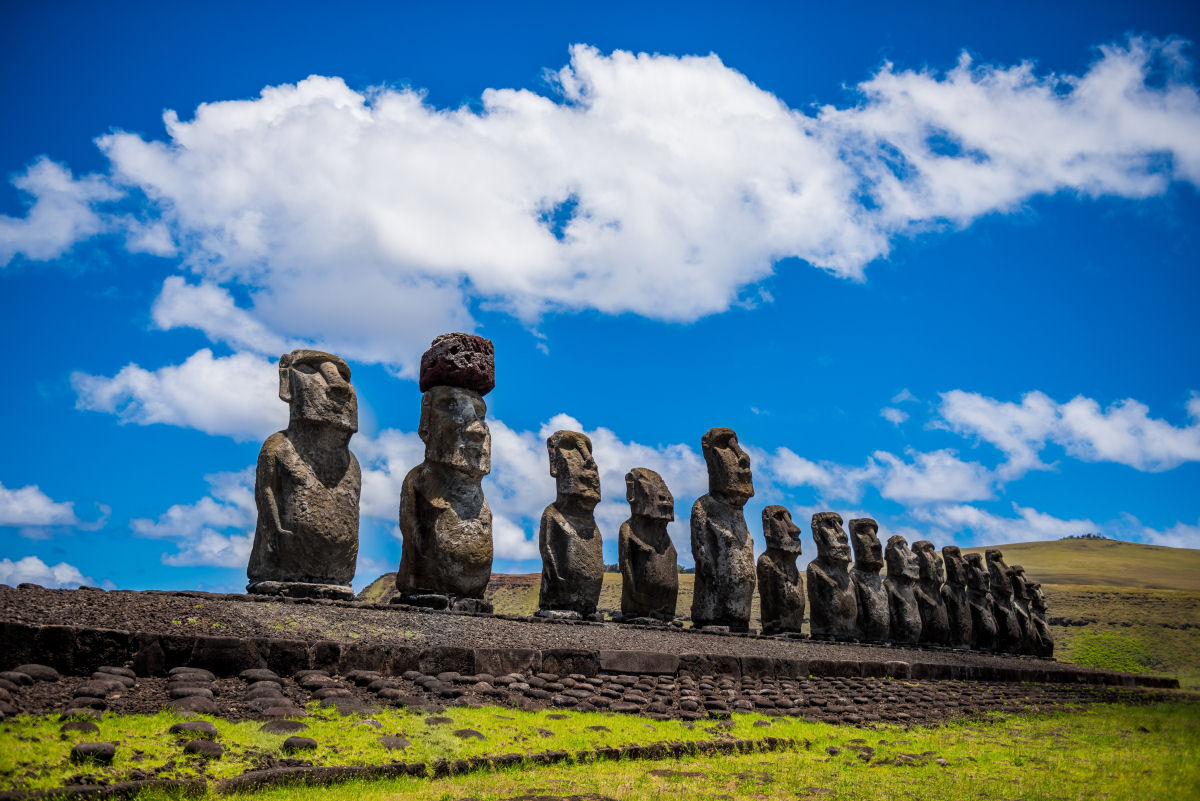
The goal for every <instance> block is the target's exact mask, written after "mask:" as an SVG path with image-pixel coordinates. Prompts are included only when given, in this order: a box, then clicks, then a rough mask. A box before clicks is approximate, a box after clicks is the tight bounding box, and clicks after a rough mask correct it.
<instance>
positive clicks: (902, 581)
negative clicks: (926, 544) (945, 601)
mask: <svg viewBox="0 0 1200 801" xmlns="http://www.w3.org/2000/svg"><path fill="white" fill-rule="evenodd" d="M884 558H885V559H886V561H887V571H888V572H887V578H885V579H884V580H883V586H884V587H886V588H887V593H888V612H889V615H890V616H889V619H888V627H889V628H890V629H891V638H892V642H899V643H908V644H915V643H917V642H920V640H921V609H920V607H918V606H917V594H916V590H917V582H918V581H919V580H920V578H921V573H920V567H919V566H918V564H917V557H916V555H915V554H914V553H913V552H912V551H910V550H909V549H908V540H906V539H904V537H901V536H900V535H899V534H896V535H894V536H892V537H889V538H888V544H887V551H886V552H885V553H884Z"/></svg>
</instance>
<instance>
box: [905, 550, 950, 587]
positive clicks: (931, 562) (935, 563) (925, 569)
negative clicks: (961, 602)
mask: <svg viewBox="0 0 1200 801" xmlns="http://www.w3.org/2000/svg"><path fill="white" fill-rule="evenodd" d="M912 550H913V553H914V554H915V555H916V557H917V568H918V570H919V572H920V575H921V581H928V582H937V583H938V584H943V583H945V581H946V568H945V567H943V566H942V560H941V557H939V556H938V552H937V549H936V548H934V547H933V543H932V542H930V541H929V540H917V541H916V542H914V543H913V546H912Z"/></svg>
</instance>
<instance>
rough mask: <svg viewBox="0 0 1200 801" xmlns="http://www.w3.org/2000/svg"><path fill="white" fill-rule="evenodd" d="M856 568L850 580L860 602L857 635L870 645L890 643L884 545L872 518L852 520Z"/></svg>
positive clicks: (853, 569) (851, 540)
mask: <svg viewBox="0 0 1200 801" xmlns="http://www.w3.org/2000/svg"><path fill="white" fill-rule="evenodd" d="M850 544H851V545H852V546H853V547H854V565H853V566H852V567H851V568H850V580H851V582H853V584H854V594H855V599H856V601H857V602H858V636H859V637H860V638H861V639H863V640H866V641H867V642H887V641H888V639H889V632H890V625H889V623H890V613H889V611H888V596H887V589H886V588H885V587H884V586H883V577H882V576H881V575H879V571H880V570H882V569H883V545H882V544H881V543H880V542H879V524H878V523H876V522H875V521H874V520H872V519H871V518H869V517H860V518H856V519H854V520H851V521H850Z"/></svg>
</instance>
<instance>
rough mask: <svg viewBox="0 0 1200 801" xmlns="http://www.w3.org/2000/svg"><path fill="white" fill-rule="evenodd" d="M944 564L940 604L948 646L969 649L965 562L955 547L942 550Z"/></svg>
mask: <svg viewBox="0 0 1200 801" xmlns="http://www.w3.org/2000/svg"><path fill="white" fill-rule="evenodd" d="M942 560H943V561H944V562H945V564H946V583H945V584H943V585H942V603H943V604H945V606H946V618H947V620H948V621H949V623H950V639H949V642H948V644H949V645H951V646H952V647H954V648H970V647H971V606H970V604H969V603H968V602H967V562H966V560H965V559H963V555H962V552H961V551H960V550H958V546H957V545H947V546H946V547H944V548H942Z"/></svg>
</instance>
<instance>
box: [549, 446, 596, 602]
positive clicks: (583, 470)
mask: <svg viewBox="0 0 1200 801" xmlns="http://www.w3.org/2000/svg"><path fill="white" fill-rule="evenodd" d="M546 452H547V454H549V457H550V475H551V476H553V477H554V481H555V486H556V488H557V495H556V497H555V499H554V503H552V504H550V505H549V506H547V507H546V510H545V511H544V512H542V525H541V528H540V529H539V532H538V550H540V551H541V553H542V588H541V592H540V593H539V595H538V614H540V615H544V616H549V617H565V616H579V617H587V616H590V615H594V614H595V613H596V604H597V603H598V602H599V600H600V586H601V584H602V583H603V581H604V551H603V543H602V542H601V539H600V529H599V528H597V527H596V518H595V517H594V516H593V514H592V512H593V511H594V510H595V508H596V504H598V503H600V470H599V469H598V468H597V467H596V460H595V459H593V458H592V441H591V440H590V439H588V437H587V435H585V434H581V433H579V432H578V431H555V432H554V433H553V434H551V435H550V437H549V438H548V439H547V440H546Z"/></svg>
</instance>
